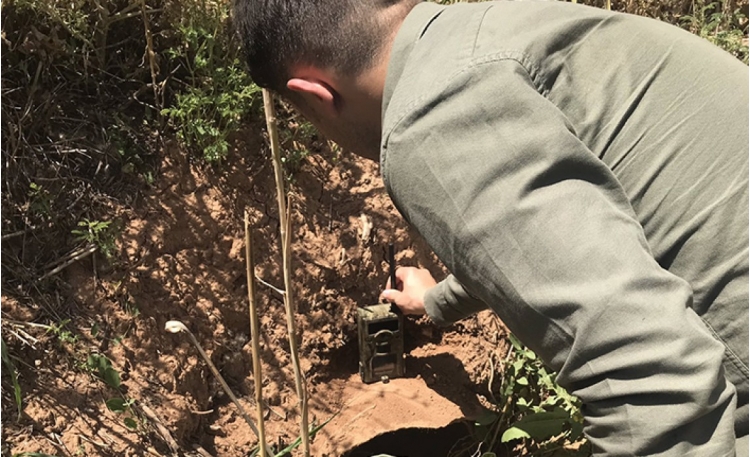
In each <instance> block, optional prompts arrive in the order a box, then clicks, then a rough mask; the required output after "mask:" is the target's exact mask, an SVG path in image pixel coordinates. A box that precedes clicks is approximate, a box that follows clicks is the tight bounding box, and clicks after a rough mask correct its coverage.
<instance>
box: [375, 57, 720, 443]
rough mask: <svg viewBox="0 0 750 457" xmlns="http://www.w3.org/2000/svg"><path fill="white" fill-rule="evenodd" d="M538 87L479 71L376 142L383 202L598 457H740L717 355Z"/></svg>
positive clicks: (592, 160)
mask: <svg viewBox="0 0 750 457" xmlns="http://www.w3.org/2000/svg"><path fill="white" fill-rule="evenodd" d="M534 78H535V76H534V75H533V73H532V74H531V75H530V73H529V71H528V70H527V67H526V66H524V65H523V64H522V61H518V60H512V59H497V60H485V61H482V62H479V63H476V64H474V65H472V66H469V67H468V68H466V69H464V70H463V71H460V72H458V73H457V74H456V75H455V76H454V77H453V78H451V79H450V82H449V83H447V84H446V85H445V86H444V87H436V88H433V89H432V90H431V92H430V93H429V95H426V96H423V97H421V98H420V99H418V100H417V101H416V102H414V103H412V104H411V105H408V106H409V108H408V109H406V110H405V111H404V112H403V113H400V115H398V116H396V117H395V118H394V119H397V121H395V122H394V123H393V126H394V127H393V128H390V129H388V130H386V132H385V137H384V142H383V150H382V153H383V154H384V155H383V159H382V164H383V176H384V180H385V182H386V187H387V189H388V191H389V193H390V194H391V197H392V198H393V200H394V203H395V204H396V206H397V207H398V208H399V210H400V211H401V212H402V214H403V215H404V217H405V218H406V219H407V220H408V221H409V222H411V223H412V224H413V225H414V226H415V227H416V228H417V230H418V231H420V232H421V234H422V235H423V236H424V237H425V239H426V240H427V241H428V243H429V244H430V246H431V247H432V248H433V249H434V251H435V253H436V254H437V255H438V257H440V259H441V260H442V261H443V262H444V263H445V264H446V266H447V267H448V269H449V270H450V271H451V272H452V273H453V274H454V275H455V281H456V282H454V279H451V280H450V282H449V283H447V284H443V285H441V286H440V289H438V290H436V291H435V292H436V293H438V294H439V293H443V294H445V292H446V291H449V290H451V287H450V284H451V283H454V284H455V283H457V282H460V284H462V285H463V287H464V288H465V290H466V291H468V292H470V294H471V296H474V297H477V299H479V300H481V301H482V302H484V303H487V304H488V305H489V306H490V307H491V308H492V309H493V310H494V311H495V312H497V314H498V315H499V316H500V318H501V319H502V320H503V322H504V323H505V324H506V325H507V327H508V328H509V329H510V330H511V331H512V332H513V333H515V334H516V335H517V336H518V337H519V338H520V339H521V340H522V341H523V342H524V343H525V344H526V345H527V346H529V347H530V348H531V349H533V350H534V351H536V352H537V354H539V356H540V357H541V358H542V359H543V360H544V361H545V362H546V363H547V364H548V365H550V366H551V367H552V368H553V369H555V370H557V371H558V378H557V379H558V382H559V383H560V385H562V386H563V387H565V388H567V389H568V390H569V391H570V392H571V393H573V394H574V395H577V396H578V397H579V398H580V399H581V400H582V402H583V409H582V411H583V414H584V418H585V429H584V431H585V433H586V435H587V437H588V438H589V440H590V442H591V443H592V445H593V448H594V450H595V454H596V455H617V456H625V455H663V456H706V455H712V456H724V455H734V430H733V412H734V408H735V406H734V405H735V392H734V387H733V386H732V385H731V384H730V383H728V382H727V381H726V379H725V377H724V373H723V369H722V364H721V361H722V354H723V346H722V345H721V344H720V343H719V342H718V341H716V340H714V339H713V338H712V337H711V335H710V334H709V332H708V330H707V329H706V328H705V326H704V325H703V323H702V322H701V320H700V318H699V317H698V316H697V315H696V314H695V313H694V312H693V311H692V310H691V309H690V306H689V305H690V303H691V300H692V291H691V288H690V286H689V285H688V284H687V282H685V281H684V280H682V279H680V278H678V277H676V276H674V275H673V274H671V273H670V272H668V271H666V270H664V269H662V268H661V267H660V266H659V264H658V263H657V262H656V260H655V259H654V258H653V255H652V254H651V252H650V250H649V247H648V244H647V241H646V238H645V235H644V233H643V228H642V227H641V225H640V223H639V222H638V220H637V219H636V216H635V213H634V210H633V208H632V207H631V205H630V202H629V200H628V198H627V196H626V194H625V192H624V190H623V189H622V188H621V186H620V184H619V183H618V181H617V179H616V178H615V176H614V175H613V173H612V172H611V170H609V169H608V168H607V167H606V166H605V165H604V164H603V163H602V162H601V161H600V160H599V159H598V158H597V157H596V156H595V155H594V154H593V153H592V152H591V151H590V150H589V149H588V148H587V147H586V145H585V144H583V143H582V142H581V141H580V140H579V139H578V138H577V136H576V134H575V129H574V127H573V126H572V125H571V124H570V123H569V122H568V121H567V119H566V118H565V116H564V115H563V113H562V112H561V111H560V110H559V109H558V108H557V107H556V106H555V105H554V104H553V103H551V102H550V101H549V100H547V99H546V98H545V97H544V96H543V95H541V94H540V91H539V90H538V89H537V86H536V84H535V79H534ZM405 106H406V105H405ZM441 291H442V292H441ZM468 292H467V295H468ZM428 301H429V300H428ZM449 301H450V300H448V299H446V300H444V302H446V303H447V302H449ZM436 302H439V300H436ZM436 308H439V309H440V310H441V311H440V312H441V313H443V312H445V313H447V311H443V310H446V309H448V308H449V307H446V306H443V305H440V306H436ZM433 313H434V311H433ZM459 314H460V313H459ZM455 315H457V314H452V315H451V316H450V317H451V318H452V317H454V316H455Z"/></svg>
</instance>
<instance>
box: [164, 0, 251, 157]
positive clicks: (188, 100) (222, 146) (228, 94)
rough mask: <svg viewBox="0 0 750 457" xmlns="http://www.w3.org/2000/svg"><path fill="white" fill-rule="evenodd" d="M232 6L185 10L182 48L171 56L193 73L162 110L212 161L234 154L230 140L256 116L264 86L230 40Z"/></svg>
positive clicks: (170, 52) (179, 132)
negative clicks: (253, 77)
mask: <svg viewBox="0 0 750 457" xmlns="http://www.w3.org/2000/svg"><path fill="white" fill-rule="evenodd" d="M228 3H229V2H218V3H216V4H214V5H212V7H210V8H203V9H202V8H186V10H185V11H184V12H183V16H184V17H185V18H184V19H183V21H182V22H181V23H179V24H177V26H176V27H177V34H178V35H179V37H180V42H181V45H180V46H178V47H174V48H171V49H169V50H168V51H167V55H168V56H169V57H170V58H171V59H172V60H174V61H175V62H176V64H177V65H183V66H184V67H186V68H187V69H188V71H189V75H188V78H187V81H185V86H184V89H183V90H181V91H180V92H178V93H177V94H176V97H175V101H174V103H173V105H172V106H171V107H168V108H165V109H164V110H162V114H164V115H166V116H167V117H168V118H169V119H170V121H171V122H172V124H173V125H174V127H175V128H176V129H177V137H178V139H179V140H180V142H181V143H182V144H183V145H184V146H186V147H188V148H190V149H195V150H198V151H201V153H202V155H203V158H204V159H205V160H206V161H208V162H219V161H221V160H222V159H224V158H225V157H226V155H227V154H228V152H229V136H230V135H231V134H232V133H234V132H236V131H237V130H238V129H239V128H240V126H241V125H242V121H244V120H246V118H247V117H248V115H249V114H250V113H252V112H253V107H254V106H255V104H256V103H255V102H256V101H257V98H258V97H257V94H258V93H259V92H260V88H259V87H258V86H256V85H255V84H253V82H252V81H251V80H250V77H249V76H248V74H247V72H246V71H245V69H244V67H243V65H242V63H241V61H240V59H239V50H238V49H237V47H236V44H235V43H234V42H233V41H232V40H230V39H229V31H228V27H227V21H228V16H229V7H228Z"/></svg>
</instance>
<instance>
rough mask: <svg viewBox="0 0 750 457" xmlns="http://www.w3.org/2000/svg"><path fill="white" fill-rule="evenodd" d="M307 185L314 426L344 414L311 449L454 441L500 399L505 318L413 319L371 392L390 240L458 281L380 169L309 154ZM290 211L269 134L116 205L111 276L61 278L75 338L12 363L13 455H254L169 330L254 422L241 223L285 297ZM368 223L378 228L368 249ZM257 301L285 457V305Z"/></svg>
mask: <svg viewBox="0 0 750 457" xmlns="http://www.w3.org/2000/svg"><path fill="white" fill-rule="evenodd" d="M291 188H292V191H293V194H294V197H293V199H292V205H293V206H292V218H293V235H294V239H293V243H294V253H293V255H294V260H293V269H294V272H293V277H294V280H295V284H296V290H295V295H296V297H297V301H298V310H299V312H298V315H297V325H298V328H299V332H300V335H299V336H300V337H301V345H300V348H301V358H302V368H303V370H304V372H305V374H306V378H307V385H308V388H309V391H310V398H311V403H310V405H311V409H310V418H311V422H315V423H321V422H322V421H325V420H327V419H329V418H331V417H333V419H332V420H331V422H329V423H328V424H327V425H326V426H325V427H323V429H322V430H320V432H319V433H318V434H317V436H316V437H315V439H314V440H313V454H314V455H321V456H322V455H343V454H344V453H345V452H346V451H347V450H350V449H352V448H354V447H355V446H356V445H358V444H361V443H363V442H366V441H368V440H370V439H372V438H374V437H376V436H378V435H380V434H382V433H386V432H389V431H392V430H397V429H401V428H408V427H422V428H425V427H429V428H437V427H444V426H447V425H448V424H450V423H451V422H453V421H454V420H456V419H459V418H461V417H465V416H469V417H471V415H472V414H476V412H477V411H479V410H480V403H481V399H482V398H481V396H482V395H484V394H485V393H486V392H485V391H486V381H485V380H484V379H485V378H486V373H487V370H488V369H489V366H488V360H489V354H490V353H491V352H501V351H504V350H505V348H504V346H503V345H504V344H505V343H504V342H503V341H502V335H503V328H502V326H501V324H500V323H499V321H497V319H495V318H494V317H492V316H490V315H489V314H486V313H485V314H481V315H479V316H477V317H474V318H471V319H468V320H466V321H464V322H462V323H459V324H457V325H455V326H453V327H451V328H449V329H445V330H442V329H438V328H436V327H434V326H433V325H431V324H430V323H429V322H427V320H426V319H424V318H422V319H411V318H410V319H407V322H406V352H407V353H408V356H407V360H406V363H407V377H406V378H403V379H394V380H392V381H391V382H390V383H388V384H383V383H376V384H372V385H365V384H362V383H361V381H360V379H359V375H358V374H357V361H358V352H357V329H356V324H355V310H356V307H357V306H358V305H367V304H373V303H375V302H376V301H377V297H378V294H379V292H380V290H381V288H382V286H383V285H384V284H385V281H386V278H387V262H386V261H385V258H386V246H387V244H388V242H393V243H394V244H395V245H396V249H397V251H398V253H397V256H396V259H397V261H398V263H399V264H400V265H419V266H424V267H427V268H429V269H430V270H431V271H432V272H433V274H435V275H436V276H437V277H439V278H440V277H443V276H444V275H445V272H444V271H443V270H442V268H441V266H440V265H439V263H438V262H437V261H436V259H434V257H433V256H432V254H431V253H430V251H429V249H428V248H427V247H426V246H425V245H424V243H423V242H422V241H420V239H419V237H418V235H417V234H415V233H413V232H411V231H410V230H409V229H408V228H407V227H406V225H405V224H404V222H403V221H402V220H401V219H400V217H399V216H398V214H397V213H396V211H395V210H394V208H393V205H392V203H391V202H390V200H389V199H388V197H387V195H386V194H385V191H384V189H383V185H382V182H381V181H380V178H379V176H378V173H377V165H376V164H374V163H371V162H367V161H364V160H360V159H357V158H354V157H346V156H345V157H343V158H340V159H334V157H333V156H332V155H331V154H323V155H317V154H316V155H311V156H309V157H307V158H306V159H305V160H304V162H303V163H302V165H301V167H300V170H299V171H298V172H297V173H296V174H295V175H294V178H293V183H292V186H291ZM275 198H276V197H275V190H274V184H273V176H272V168H271V164H270V162H269V161H268V159H267V151H266V149H265V146H264V145H263V143H262V142H261V137H260V135H259V134H258V133H257V131H256V132H255V133H252V132H251V133H248V134H246V135H245V141H244V142H240V143H239V145H238V147H237V150H236V151H234V152H233V153H232V154H231V155H230V157H229V158H228V160H227V161H226V163H225V164H224V165H223V166H222V167H220V168H217V169H212V168H210V167H206V166H203V165H196V164H193V163H191V162H190V161H189V160H187V159H186V158H185V155H184V153H182V152H181V151H179V149H178V148H176V147H175V146H174V145H171V144H167V145H166V147H165V149H164V153H163V159H162V162H161V164H160V166H159V170H158V174H157V179H156V181H155V184H154V185H153V187H152V188H150V189H146V190H144V191H143V192H142V193H141V194H139V195H136V196H134V198H133V199H131V200H132V203H130V204H128V205H123V206H121V207H118V208H115V212H116V214H117V218H118V220H120V221H121V222H122V224H123V225H122V226H123V229H122V233H121V236H120V240H121V241H120V243H121V245H120V246H119V247H120V254H119V256H118V257H117V258H116V259H115V261H113V262H111V265H110V266H105V267H102V262H101V260H100V261H99V267H98V269H97V274H96V275H95V274H94V266H93V265H92V259H90V258H89V259H85V260H83V261H81V262H78V263H75V264H73V265H71V266H70V267H68V268H66V269H65V270H64V271H63V272H62V273H61V274H60V276H59V278H58V279H57V280H59V281H61V283H63V286H64V287H62V290H64V291H65V294H64V295H61V296H60V297H59V300H60V308H59V309H60V317H61V319H60V320H65V319H70V321H69V322H68V323H66V324H65V326H64V329H65V331H66V332H69V333H70V335H72V336H71V340H70V341H68V340H66V339H65V338H61V337H60V332H58V333H57V334H55V333H54V332H49V331H47V330H44V329H41V328H35V327H28V326H27V327H24V331H25V332H27V333H28V334H30V335H32V336H34V338H36V339H37V341H38V342H37V344H33V345H28V344H24V343H22V342H19V341H18V340H16V339H14V338H6V341H8V343H9V346H10V349H11V353H13V354H14V355H15V356H17V357H19V358H20V359H22V360H24V361H26V362H27V363H25V364H18V370H19V372H20V374H21V377H20V381H21V388H22V391H23V396H24V414H23V416H22V417H21V418H20V420H19V421H16V413H15V405H14V404H13V403H12V402H8V401H6V396H4V401H3V432H2V433H3V443H4V446H5V447H6V449H7V450H8V451H10V452H12V453H13V454H16V453H22V452H45V453H49V454H51V455H118V456H120V455H147V454H149V453H150V454H152V455H169V454H171V453H172V450H171V449H170V445H169V443H168V441H169V439H168V437H166V438H165V436H164V435H165V432H164V430H166V431H167V433H168V435H169V436H171V438H172V439H173V440H174V442H175V443H176V445H177V446H178V449H177V453H178V454H179V453H182V454H184V455H192V454H195V453H197V452H204V453H208V454H210V455H217V456H244V455H248V453H249V452H250V451H251V450H252V449H253V448H254V447H255V446H256V444H257V443H256V438H255V436H254V435H253V434H252V432H251V431H250V429H249V427H248V426H247V424H245V422H244V421H243V420H242V418H241V417H240V416H239V415H238V414H237V412H236V410H235V407H234V405H233V404H232V403H231V402H230V401H229V399H228V398H226V396H225V395H224V394H223V393H222V391H221V389H220V387H219V385H218V383H217V382H216V381H215V380H214V379H213V378H212V376H211V373H210V371H209V370H208V368H207V367H206V366H205V364H204V362H203V361H202V360H200V359H199V357H198V354H197V353H196V351H195V349H194V348H193V347H192V346H191V345H190V344H189V341H188V340H187V338H186V337H185V336H184V335H173V334H168V333H166V332H164V330H163V329H164V324H165V322H166V321H167V320H171V319H178V320H180V321H182V322H183V323H185V325H187V326H188V327H189V328H190V330H191V331H192V332H193V333H194V334H195V336H196V338H197V339H198V340H199V341H200V342H201V344H202V345H203V347H204V348H205V350H206V352H207V353H208V354H209V356H210V357H211V358H212V360H213V362H214V363H215V364H216V365H217V366H218V367H219V369H220V371H221V372H222V374H223V376H224V377H225V378H226V379H227V381H228V383H229V384H230V386H231V387H232V388H233V390H234V391H235V392H236V393H237V394H238V396H239V397H240V401H241V403H242V404H243V405H245V407H246V408H247V409H248V410H249V411H253V410H254V405H253V401H252V386H253V373H252V363H251V350H250V344H249V339H250V337H249V317H248V312H247V286H246V280H245V263H244V232H243V231H244V227H243V223H242V218H243V213H244V211H245V210H246V209H247V211H248V212H249V214H250V217H251V219H252V224H253V227H254V233H253V242H254V246H255V257H256V264H257V265H256V274H257V276H258V277H259V278H261V279H262V280H263V281H265V282H267V283H268V284H270V285H273V286H275V287H282V285H283V280H282V272H281V269H280V264H281V256H280V252H279V249H278V217H277V213H276V201H275ZM363 216H364V217H363ZM364 219H367V220H368V221H370V222H372V230H371V231H370V234H369V236H366V235H367V232H368V230H363V220H364ZM363 233H364V235H365V236H363ZM258 305H259V311H260V315H261V319H260V320H261V346H262V349H261V351H262V354H261V357H262V362H263V370H264V371H263V384H264V396H265V398H266V400H267V402H268V403H269V405H270V410H269V411H267V417H268V419H267V422H266V427H267V435H268V436H269V437H270V440H271V441H272V442H273V443H274V444H277V443H278V444H280V445H287V444H289V443H290V442H292V441H294V439H295V438H296V437H297V436H298V435H299V426H298V417H297V409H296V405H297V398H296V395H295V394H294V382H293V374H292V369H291V366H290V361H289V355H288V340H287V333H286V323H285V318H284V311H283V304H282V301H281V297H280V295H279V294H278V293H277V292H275V291H274V290H273V289H272V288H271V287H268V286H264V285H260V284H259V285H258ZM2 309H3V317H4V318H5V319H10V320H16V321H19V322H29V321H33V320H35V319H36V315H35V312H34V311H33V309H34V308H33V306H31V304H30V303H27V302H24V301H23V300H22V299H16V298H11V297H10V296H8V295H6V294H4V295H3V301H2ZM45 319H46V318H45ZM42 323H44V324H48V323H49V322H48V321H45V322H42ZM4 338H5V337H4ZM32 346H33V347H32ZM92 353H93V354H102V355H106V357H108V358H109V359H110V360H111V361H112V367H113V368H114V369H115V370H117V371H118V372H119V373H120V375H121V378H122V392H123V396H124V398H125V399H128V400H133V405H132V408H131V410H130V411H128V412H126V413H125V414H117V413H113V412H112V411H110V410H108V409H107V407H106V405H105V401H106V400H107V399H109V398H111V397H113V395H116V393H115V392H113V390H112V389H110V388H109V387H107V386H106V385H105V384H104V383H102V382H101V381H100V380H98V379H97V378H96V377H95V376H93V375H92V374H90V373H89V372H87V371H86V370H85V369H83V368H82V367H83V366H85V363H86V357H87V356H88V355H89V354H92ZM131 416H132V417H133V418H135V419H137V420H138V426H137V428H135V429H133V428H130V427H128V426H127V424H126V423H124V418H125V417H131ZM156 421H159V422H160V423H161V424H163V426H164V427H163V429H162V431H161V432H160V431H159V430H158V429H157V428H156V427H155V425H154V423H155V422H156ZM131 425H132V424H131ZM296 452H298V451H296ZM196 455H197V454H196ZM435 455H438V454H435Z"/></svg>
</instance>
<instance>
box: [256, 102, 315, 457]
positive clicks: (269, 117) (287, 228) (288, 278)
mask: <svg viewBox="0 0 750 457" xmlns="http://www.w3.org/2000/svg"><path fill="white" fill-rule="evenodd" d="M263 107H264V109H265V114H266V126H267V128H268V137H269V139H270V141H271V155H272V157H273V170H274V176H275V177H276V197H277V201H278V204H279V222H280V223H279V229H280V231H281V254H282V261H283V265H284V289H285V291H286V293H285V294H284V307H285V308H286V324H287V328H288V333H289V352H290V353H291V354H290V355H291V359H292V367H293V368H294V382H295V387H296V389H297V397H298V398H299V409H300V416H301V418H300V429H301V432H300V438H301V439H302V450H303V452H304V455H305V457H309V456H310V436H309V432H310V429H309V427H308V420H307V387H306V386H305V379H304V375H303V373H302V370H301V369H300V363H299V354H298V350H297V325H296V323H295V321H294V314H295V305H294V300H293V295H292V273H291V272H292V265H291V263H292V260H291V259H292V258H291V245H292V243H291V225H290V224H291V217H289V216H290V214H289V212H288V211H289V210H288V208H289V205H287V204H286V201H285V197H286V192H285V191H284V176H283V171H282V167H281V156H280V152H279V151H280V147H279V133H278V130H277V129H276V111H275V110H274V107H273V96H272V95H271V93H270V92H269V91H268V90H266V89H263Z"/></svg>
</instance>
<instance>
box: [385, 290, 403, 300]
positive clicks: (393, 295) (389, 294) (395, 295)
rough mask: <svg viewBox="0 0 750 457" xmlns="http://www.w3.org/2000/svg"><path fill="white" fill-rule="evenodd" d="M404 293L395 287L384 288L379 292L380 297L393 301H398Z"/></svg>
mask: <svg viewBox="0 0 750 457" xmlns="http://www.w3.org/2000/svg"><path fill="white" fill-rule="evenodd" d="M402 295H404V293H403V292H401V291H400V290H396V289H386V290H384V291H383V292H382V293H381V294H380V298H382V299H384V300H388V301H390V302H393V303H398V302H399V299H400V298H401V297H402Z"/></svg>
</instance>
